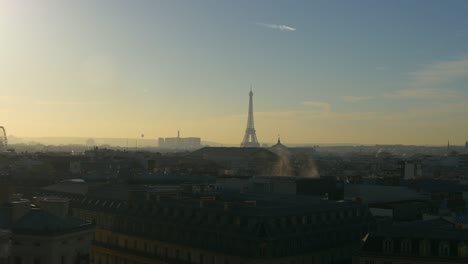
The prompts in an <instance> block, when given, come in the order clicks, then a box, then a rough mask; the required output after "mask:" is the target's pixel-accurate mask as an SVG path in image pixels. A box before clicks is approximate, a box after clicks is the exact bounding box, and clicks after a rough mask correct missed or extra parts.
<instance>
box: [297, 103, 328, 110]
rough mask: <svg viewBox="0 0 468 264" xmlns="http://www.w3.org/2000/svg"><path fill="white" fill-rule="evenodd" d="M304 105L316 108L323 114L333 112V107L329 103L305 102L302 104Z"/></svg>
mask: <svg viewBox="0 0 468 264" xmlns="http://www.w3.org/2000/svg"><path fill="white" fill-rule="evenodd" d="M302 105H305V106H312V107H316V108H318V109H320V110H321V111H323V112H330V111H331V106H330V104H329V103H327V102H317V101H305V102H302Z"/></svg>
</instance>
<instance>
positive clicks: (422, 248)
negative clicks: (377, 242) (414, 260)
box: [383, 238, 468, 257]
mask: <svg viewBox="0 0 468 264" xmlns="http://www.w3.org/2000/svg"><path fill="white" fill-rule="evenodd" d="M400 243H401V244H400V252H398V253H401V254H407V255H411V254H413V252H415V251H414V249H413V240H411V239H403V240H402V241H401V242H400ZM418 246H419V248H418V250H417V252H418V254H419V255H421V256H429V255H431V252H432V248H431V247H432V245H431V241H429V240H420V241H419V243H418ZM437 246H438V248H437V252H438V256H450V255H451V252H450V243H449V242H448V241H440V242H439V243H438V245H437ZM383 252H384V253H387V254H394V253H397V252H395V245H394V241H393V239H389V238H388V239H385V240H384V241H383ZM457 253H458V254H457V255H458V256H460V257H467V256H468V244H466V243H464V242H460V243H458V252H457Z"/></svg>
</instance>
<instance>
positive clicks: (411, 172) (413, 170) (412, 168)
mask: <svg viewBox="0 0 468 264" xmlns="http://www.w3.org/2000/svg"><path fill="white" fill-rule="evenodd" d="M421 177H422V165H421V162H416V161H402V178H403V179H404V180H415V179H418V178H421Z"/></svg>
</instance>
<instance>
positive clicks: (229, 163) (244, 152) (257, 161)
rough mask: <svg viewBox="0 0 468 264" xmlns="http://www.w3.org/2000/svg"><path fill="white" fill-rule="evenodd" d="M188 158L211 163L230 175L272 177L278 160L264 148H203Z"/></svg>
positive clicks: (276, 156)
mask: <svg viewBox="0 0 468 264" xmlns="http://www.w3.org/2000/svg"><path fill="white" fill-rule="evenodd" d="M189 157H191V158H197V159H202V160H207V161H213V162H215V163H216V164H219V165H220V166H221V167H223V168H225V169H226V174H231V175H272V172H273V171H275V170H276V169H277V166H278V163H279V162H280V158H279V157H278V155H276V154H275V153H273V152H271V151H269V150H268V149H264V148H254V147H249V148H225V147H220V148H213V147H205V148H202V149H199V150H197V151H194V152H192V153H191V154H190V155H189Z"/></svg>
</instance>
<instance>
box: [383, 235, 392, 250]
mask: <svg viewBox="0 0 468 264" xmlns="http://www.w3.org/2000/svg"><path fill="white" fill-rule="evenodd" d="M383 252H384V253H393V240H392V239H390V238H387V239H385V240H384V241H383Z"/></svg>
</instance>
